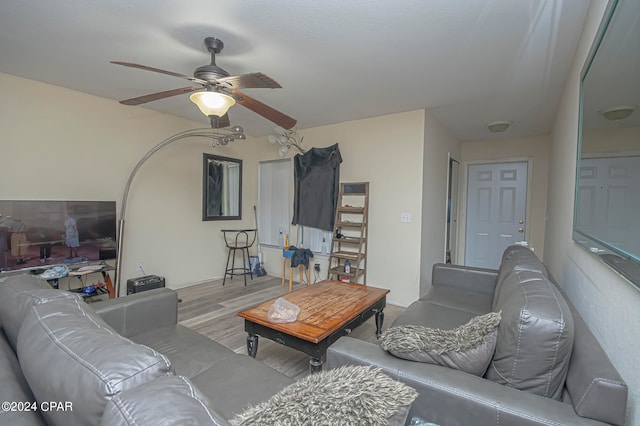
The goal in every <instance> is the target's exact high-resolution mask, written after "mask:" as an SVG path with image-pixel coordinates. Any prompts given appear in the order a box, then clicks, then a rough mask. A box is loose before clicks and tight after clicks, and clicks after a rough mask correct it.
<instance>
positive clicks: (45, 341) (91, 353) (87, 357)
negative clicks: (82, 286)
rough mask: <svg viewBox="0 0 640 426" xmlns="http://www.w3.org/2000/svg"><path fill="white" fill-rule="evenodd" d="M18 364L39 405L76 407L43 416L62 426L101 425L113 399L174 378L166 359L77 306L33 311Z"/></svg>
mask: <svg viewBox="0 0 640 426" xmlns="http://www.w3.org/2000/svg"><path fill="white" fill-rule="evenodd" d="M18 358H19V359H20V365H21V366H22V371H23V372H24V376H25V378H26V379H27V382H28V383H29V386H30V388H31V390H32V391H33V394H34V396H35V397H36V399H37V400H38V401H60V400H62V401H70V402H71V403H72V404H73V409H72V410H63V411H43V416H44V417H45V419H46V420H47V422H50V423H53V424H57V425H94V424H98V423H100V418H101V417H102V413H103V411H104V407H105V406H106V404H107V402H108V401H109V399H110V398H112V397H113V396H115V395H117V394H118V393H119V392H122V391H125V390H127V389H132V388H135V387H136V386H139V385H141V384H143V383H146V382H148V381H150V380H153V379H156V378H158V377H162V376H166V375H168V374H172V372H171V365H170V363H169V361H168V359H167V358H166V357H165V356H163V355H161V354H159V353H158V352H156V351H154V350H152V349H150V348H147V347H145V346H142V345H139V344H136V343H133V342H132V341H130V340H128V339H126V338H124V337H122V336H120V335H118V334H117V333H115V332H114V331H113V329H112V328H111V327H109V326H108V325H107V324H106V323H105V322H104V321H103V320H102V319H101V318H100V317H99V316H98V315H97V314H96V313H95V312H93V311H92V310H91V308H90V307H89V306H88V305H87V304H85V303H84V302H82V301H77V300H57V301H52V302H49V303H45V304H42V305H36V306H34V307H32V308H31V310H30V311H29V313H28V314H27V315H26V317H25V319H24V322H23V324H22V327H21V328H20V334H19V335H18ZM63 396H64V397H63Z"/></svg>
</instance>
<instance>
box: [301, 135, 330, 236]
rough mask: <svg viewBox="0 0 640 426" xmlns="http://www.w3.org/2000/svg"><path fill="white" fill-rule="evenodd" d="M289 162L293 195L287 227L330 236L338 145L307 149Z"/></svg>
mask: <svg viewBox="0 0 640 426" xmlns="http://www.w3.org/2000/svg"><path fill="white" fill-rule="evenodd" d="M293 162H294V191H295V193H294V199H293V221H292V222H291V223H292V224H294V225H304V226H311V227H313V228H318V229H322V230H325V231H330V232H333V222H334V220H335V214H336V207H337V203H338V194H339V192H340V163H342V156H341V155H340V150H339V149H338V144H335V145H332V146H329V147H327V148H311V149H310V150H309V151H307V152H306V153H304V154H298V155H296V156H295V157H294V158H293Z"/></svg>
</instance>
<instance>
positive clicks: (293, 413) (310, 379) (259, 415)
mask: <svg viewBox="0 0 640 426" xmlns="http://www.w3.org/2000/svg"><path fill="white" fill-rule="evenodd" d="M417 396H418V392H416V390H415V389H413V388H411V387H409V386H407V385H405V384H404V383H401V382H398V381H396V380H393V379H392V378H391V377H389V376H387V375H386V374H384V373H382V372H381V371H380V370H379V369H374V368H371V367H368V366H345V367H339V368H336V369H334V370H328V371H321V372H319V373H316V374H311V375H309V376H306V377H304V378H302V379H300V380H298V381H297V382H295V383H293V384H291V385H289V386H287V387H286V388H284V389H283V390H282V391H280V392H278V393H277V394H276V395H274V396H273V397H272V398H270V399H269V400H268V401H264V402H262V403H260V404H258V405H256V406H255V407H251V408H249V409H248V410H246V411H245V412H243V413H241V414H239V415H238V416H236V417H234V418H233V419H231V422H230V423H231V424H233V425H277V424H282V425H285V424H286V425H307V424H318V425H337V424H351V425H358V424H361V425H387V424H393V425H404V423H405V420H406V418H407V415H408V414H409V408H410V407H411V404H412V403H413V401H414V400H415V399H416V397H417Z"/></svg>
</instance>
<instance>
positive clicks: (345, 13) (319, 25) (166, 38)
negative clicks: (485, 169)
mask: <svg viewBox="0 0 640 426" xmlns="http://www.w3.org/2000/svg"><path fill="white" fill-rule="evenodd" d="M589 3H590V2H589V0H428V1H427V0H402V1H399V0H377V1H373V0H351V1H338V0H324V1H317V0H295V1H294V0H216V1H212V0H183V1H175V0H110V1H104V0H64V1H42V0H3V1H2V3H1V4H0V72H3V73H7V74H14V75H18V76H22V77H26V78H29V79H34V80H39V81H43V82H46V83H50V84H55V85H59V86H63V87H67V88H70V89H74V90H78V91H81V92H86V93H91V94H94V95H98V96H102V97H105V98H109V99H113V100H122V99H127V98H131V97H135V96H140V95H144V94H149V93H153V92H158V91H164V90H169V89H174V88H178V87H184V86H188V85H189V82H187V81H184V80H181V79H178V78H175V77H170V76H166V75H161V74H155V73H152V72H148V71H142V70H137V69H129V68H125V67H121V66H117V65H113V64H110V63H109V61H112V60H119V61H126V62H136V63H139V64H144V65H148V66H151V67H156V68H161V69H165V70H169V71H174V72H177V73H182V74H188V75H191V74H193V71H194V70H195V68H197V67H198V66H200V65H204V64H208V63H209V59H210V58H209V53H208V52H207V51H206V49H205V47H204V45H203V39H204V38H205V37H208V36H215V37H217V38H220V39H222V40H223V41H224V43H225V48H224V50H223V52H222V53H221V54H220V55H218V57H217V61H216V62H217V64H218V66H220V67H222V68H224V69H226V70H227V71H228V72H230V73H231V74H242V73H247V72H255V71H260V72H263V73H265V74H267V75H269V76H270V77H273V78H274V79H275V80H277V81H278V82H279V83H280V84H281V85H282V86H283V88H282V89H275V90H271V89H246V90H245V93H247V94H248V95H250V96H252V97H255V98H256V99H258V100H260V101H262V102H264V103H267V104H269V105H271V106H272V107H274V108H277V109H279V110H281V111H282V112H284V113H286V114H288V115H291V116H292V117H294V118H296V119H297V120H298V128H299V129H304V128H310V127H317V126H322V125H328V124H333V123H339V122H344V121H349V120H356V119H361V118H365V117H373V116H380V115H385V114H391V113H396V112H403V111H410V110H416V109H423V108H429V109H430V111H431V112H432V113H433V114H434V115H435V116H436V117H437V118H438V119H439V120H440V121H441V122H442V123H443V124H444V125H445V126H446V127H448V128H449V129H450V130H451V132H452V133H453V134H454V136H456V137H457V138H458V139H460V140H479V139H489V138H492V137H516V136H526V135H537V134H543V133H546V132H548V131H549V130H550V126H551V124H552V119H553V117H554V114H555V111H556V107H557V104H558V101H559V98H560V95H561V92H562V89H563V87H564V83H565V80H566V77H567V73H568V70H569V67H570V64H571V61H572V60H573V56H574V52H575V48H576V46H577V43H578V39H579V37H580V33H581V30H582V25H583V23H584V19H585V17H586V13H587V9H588V6H589ZM185 83H186V84H185ZM144 107H145V108H150V109H153V110H157V111H162V112H165V113H168V114H172V115H176V116H180V117H184V118H188V119H191V120H195V121H199V122H202V123H203V125H205V126H206V125H207V124H208V121H207V119H206V118H205V117H204V116H203V115H202V114H201V113H200V112H199V111H198V109H197V108H196V106H195V105H193V104H192V103H191V102H190V101H189V99H188V96H187V95H180V96H175V97H173V98H169V99H164V100H159V101H155V102H152V103H149V104H146V105H145V106H144ZM122 108H141V107H140V106H137V107H128V106H122ZM230 116H231V121H232V123H233V124H240V125H242V126H243V127H244V128H245V130H246V131H247V133H248V134H250V135H254V136H257V135H265V134H268V133H270V132H271V130H272V128H273V125H272V124H271V123H270V122H268V121H266V120H265V119H263V118H261V117H260V116H257V115H256V114H254V113H252V112H251V111H249V110H246V109H245V108H243V107H242V106H239V105H236V106H234V107H233V108H232V110H231V111H230ZM496 120H509V121H513V125H512V127H511V128H510V129H509V130H508V131H507V132H505V133H504V134H502V135H492V134H491V133H489V132H488V130H487V129H486V127H485V125H486V124H487V123H489V122H492V121H496Z"/></svg>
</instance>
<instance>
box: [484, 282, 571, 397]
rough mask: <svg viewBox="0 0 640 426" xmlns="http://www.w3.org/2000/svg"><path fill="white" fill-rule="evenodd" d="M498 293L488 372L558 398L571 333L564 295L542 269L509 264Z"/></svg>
mask: <svg viewBox="0 0 640 426" xmlns="http://www.w3.org/2000/svg"><path fill="white" fill-rule="evenodd" d="M500 293H501V294H500V295H499V297H498V303H497V308H498V309H500V310H501V311H502V321H501V322H500V326H499V327H498V341H497V343H496V351H495V354H494V356H493V360H492V361H491V364H490V365H489V369H488V370H487V373H486V377H487V378H488V379H489V380H492V381H494V382H497V383H500V384H503V385H506V386H511V387H514V388H516V389H520V390H523V391H528V392H531V393H534V394H537V395H542V396H546V397H549V398H553V399H558V400H559V399H561V397H562V389H563V387H564V382H565V378H566V375H567V370H568V368H569V361H570V357H571V351H572V348H573V338H574V328H573V317H572V315H571V311H570V310H569V307H568V306H567V303H566V301H565V300H564V298H563V297H562V295H561V294H560V292H559V291H558V289H557V288H556V287H555V286H554V285H553V284H552V283H551V282H550V281H549V280H548V279H547V278H546V277H545V276H544V275H543V274H542V273H541V272H532V271H524V270H513V271H512V272H511V273H510V274H508V275H507V276H506V277H505V280H504V282H503V285H502V288H501V290H500Z"/></svg>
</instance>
